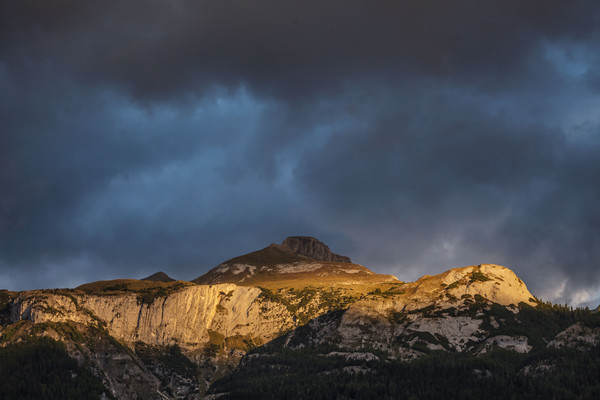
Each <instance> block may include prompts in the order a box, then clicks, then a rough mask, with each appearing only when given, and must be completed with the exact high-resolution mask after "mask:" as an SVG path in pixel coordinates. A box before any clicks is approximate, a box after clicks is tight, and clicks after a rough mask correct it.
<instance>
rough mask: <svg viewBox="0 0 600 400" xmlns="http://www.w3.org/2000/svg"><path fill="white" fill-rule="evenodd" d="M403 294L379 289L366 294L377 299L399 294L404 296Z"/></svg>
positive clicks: (402, 292)
mask: <svg viewBox="0 0 600 400" xmlns="http://www.w3.org/2000/svg"><path fill="white" fill-rule="evenodd" d="M404 293H405V291H404V290H396V289H388V290H384V291H382V290H381V289H379V288H377V289H375V290H373V291H372V292H369V293H367V294H368V295H371V296H378V297H383V298H388V297H393V296H395V295H400V294H404Z"/></svg>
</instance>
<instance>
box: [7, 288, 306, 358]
mask: <svg viewBox="0 0 600 400" xmlns="http://www.w3.org/2000/svg"><path fill="white" fill-rule="evenodd" d="M261 293H262V292H261V290H260V289H258V288H252V287H238V286H236V285H233V284H223V285H203V286H187V287H183V288H181V289H180V290H178V291H175V292H173V293H170V294H168V295H166V296H165V297H161V296H157V297H155V298H152V297H148V296H144V295H140V294H137V293H130V292H123V293H119V294H109V295H100V294H86V293H83V292H79V291H56V292H49V291H30V292H23V293H21V294H20V295H19V296H18V297H17V298H16V299H15V300H14V302H13V305H12V320H13V322H16V321H19V320H24V319H26V320H30V321H31V322H33V323H42V322H67V321H72V322H75V323H81V324H85V325H89V324H98V325H100V326H105V327H106V330H107V331H108V333H109V334H110V335H111V336H113V337H114V338H116V339H119V340H122V341H124V342H127V343H135V342H136V341H141V342H144V343H146V344H149V345H159V346H166V345H174V344H177V345H179V346H181V347H182V348H188V349H193V348H199V347H203V346H205V345H207V344H208V343H211V340H212V341H213V342H214V338H215V337H218V338H219V341H220V342H223V341H224V340H226V339H227V338H229V337H244V338H247V340H253V341H255V342H258V343H264V342H266V341H269V340H271V339H274V338H275V337H276V336H278V335H279V334H280V333H281V332H282V331H285V330H289V329H291V328H293V327H294V326H295V323H294V321H293V317H292V315H291V314H290V312H289V311H288V310H287V309H286V307H285V306H284V305H282V304H281V303H277V302H272V301H269V300H267V299H265V298H263V297H262V296H261Z"/></svg>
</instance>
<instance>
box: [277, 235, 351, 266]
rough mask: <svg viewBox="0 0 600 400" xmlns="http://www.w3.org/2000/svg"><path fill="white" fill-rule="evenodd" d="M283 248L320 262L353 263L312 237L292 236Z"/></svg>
mask: <svg viewBox="0 0 600 400" xmlns="http://www.w3.org/2000/svg"><path fill="white" fill-rule="evenodd" d="M281 248H282V249H284V250H287V251H289V252H291V253H294V254H298V255H301V256H304V257H308V258H312V259H313V260H318V261H333V262H342V263H351V262H352V261H351V260H350V258H349V257H346V256H340V255H339V254H334V253H332V252H331V250H329V246H327V245H326V244H325V243H323V242H321V241H320V240H318V239H316V238H314V237H311V236H290V237H288V238H286V239H285V240H284V241H283V242H281Z"/></svg>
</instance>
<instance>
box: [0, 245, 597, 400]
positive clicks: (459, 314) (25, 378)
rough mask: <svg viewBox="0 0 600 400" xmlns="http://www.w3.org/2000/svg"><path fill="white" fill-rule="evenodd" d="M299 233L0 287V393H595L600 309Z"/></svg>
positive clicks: (492, 276)
mask: <svg viewBox="0 0 600 400" xmlns="http://www.w3.org/2000/svg"><path fill="white" fill-rule="evenodd" d="M296 238H298V237H292V239H291V240H288V239H290V238H288V239H286V240H284V242H283V243H284V244H282V245H276V244H273V245H271V246H268V247H266V248H264V249H262V250H258V251H255V252H252V253H249V254H246V255H242V256H239V257H235V258H232V259H231V260H228V261H226V262H224V263H221V264H220V265H218V266H217V267H215V268H214V269H213V270H211V271H209V272H208V273H207V274H205V275H203V276H201V277H199V278H197V279H195V280H194V282H184V281H168V282H166V281H165V276H166V274H162V273H157V274H154V275H152V276H150V277H148V278H147V279H145V280H135V279H119V280H112V281H99V282H92V283H89V284H85V285H81V286H80V287H78V288H76V289H52V290H32V291H24V292H8V291H0V373H3V376H6V374H9V376H10V377H12V379H11V380H5V381H4V382H0V397H1V398H7V399H8V398H13V397H14V398H27V396H23V393H22V392H23V391H26V390H30V389H31V390H33V389H32V388H38V389H39V390H40V392H39V393H42V392H43V391H44V390H46V392H43V393H47V387H49V386H48V385H50V384H49V383H48V384H46V383H44V385H45V386H41V385H42V382H63V384H64V385H67V386H68V385H70V386H68V387H61V388H59V387H58V386H50V387H53V388H55V389H54V390H56V392H57V393H58V392H61V393H66V392H67V391H72V392H73V393H75V391H77V390H80V391H81V390H84V389H85V390H87V391H88V392H89V393H95V395H92V394H90V395H89V396H90V398H100V397H102V398H119V399H135V398H140V397H141V398H145V399H167V398H172V399H175V398H186V399H201V398H207V399H213V398H214V399H216V398H240V399H249V398H261V399H262V398H299V397H298V396H300V395H299V394H298V393H300V391H301V392H302V393H305V394H306V395H303V396H300V397H302V398H311V399H313V398H314V399H319V398H361V399H363V398H364V399H368V398H409V397H411V396H413V397H420V398H447V397H448V396H449V397H454V398H473V397H485V398H514V396H515V393H519V397H521V398H542V397H561V398H568V397H573V398H595V397H597V396H595V394H597V393H598V390H600V382H599V381H598V379H599V378H598V376H597V374H595V373H594V371H596V370H597V368H600V314H598V313H593V312H591V311H589V310H582V309H572V308H569V307H566V306H554V305H552V304H549V303H544V302H541V301H539V300H537V299H536V298H535V297H534V296H533V295H532V294H531V293H530V292H529V290H528V289H527V287H526V285H525V283H524V282H523V281H522V280H521V279H519V278H518V277H517V275H515V273H514V272H513V271H511V270H510V269H508V268H505V267H502V266H499V265H493V264H480V265H472V266H467V267H460V268H452V269H450V270H448V271H446V272H443V273H441V274H438V275H435V276H428V275H426V276H424V277H422V278H420V279H419V280H417V281H415V282H402V281H400V280H398V279H396V278H395V277H393V276H390V275H380V274H376V273H374V272H372V271H370V270H369V269H367V268H366V267H363V266H361V265H358V264H352V263H349V262H342V261H339V259H338V261H327V260H318V259H315V258H313V257H317V258H323V257H329V256H328V255H327V254H329V253H331V252H330V251H329V250H328V248H327V251H329V253H327V252H325V250H323V249H324V247H323V246H320V245H319V244H318V243H317V242H318V241H316V239H314V238H301V239H296ZM298 240H299V241H298ZM286 243H287V244H286ZM298 243H305V244H306V243H312V244H311V245H306V246H305V245H302V244H298ZM319 243H320V242H319ZM297 244H298V245H297ZM294 249H296V250H294ZM315 249H316V250H315ZM297 250H298V252H297ZM299 253H301V254H299ZM331 254H333V253H331ZM331 257H333V256H331ZM339 257H341V256H339ZM150 278H152V279H150ZM166 278H168V276H166ZM169 279H170V278H169ZM35 354H52V360H54V361H52V362H55V363H56V364H55V365H59V364H60V365H65V367H64V368H66V369H67V372H66V373H65V374H63V375H64V376H77V377H81V378H78V380H77V381H73V382H71V381H68V380H67V381H65V379H64V377H63V375H60V376H59V375H56V374H57V372H56V368H54V369H50V370H39V369H35V368H34V367H32V364H31V363H32V362H33V361H31V360H34V359H36V357H37V356H35ZM596 354H597V356H596ZM47 357H49V356H47ZM70 359H71V360H77V362H75V363H74V364H69V362H68V360H70ZM28 360H29V361H28ZM32 371H35V372H32ZM60 371H62V370H59V372H60ZM32 374H33V375H32ZM5 382H6V383H5ZM10 382H12V383H10ZM19 382H29V383H28V384H27V385H22V384H20V383H19ZM457 382H461V383H460V384H458V383H457ZM554 382H560V385H563V386H564V387H559V386H557V384H555V383H554ZM583 382H585V384H583ZM565 388H567V389H565ZM565 390H566V392H565ZM19 391H20V392H19ZM517 391H518V392H517ZM19 393H20V394H19ZM11 396H12V397H11ZM44 396H46V395H44V394H38V395H36V396H34V395H30V398H34V397H37V398H39V397H44ZM46 398H51V397H48V396H46ZM57 398H68V397H57ZM72 398H77V396H74V397H72Z"/></svg>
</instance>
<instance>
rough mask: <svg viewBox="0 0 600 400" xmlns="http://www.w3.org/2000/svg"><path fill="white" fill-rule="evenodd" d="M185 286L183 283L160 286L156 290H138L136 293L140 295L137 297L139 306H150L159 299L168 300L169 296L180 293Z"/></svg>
mask: <svg viewBox="0 0 600 400" xmlns="http://www.w3.org/2000/svg"><path fill="white" fill-rule="evenodd" d="M183 286H184V285H183V284H181V283H177V284H175V285H171V286H159V287H154V288H146V289H139V290H136V293H139V294H138V296H137V302H138V304H142V305H143V304H147V305H150V304H152V303H154V300H156V299H159V298H162V299H164V298H166V297H167V296H168V295H169V294H171V293H173V292H176V291H178V290H179V289H181V288H182V287H183Z"/></svg>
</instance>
